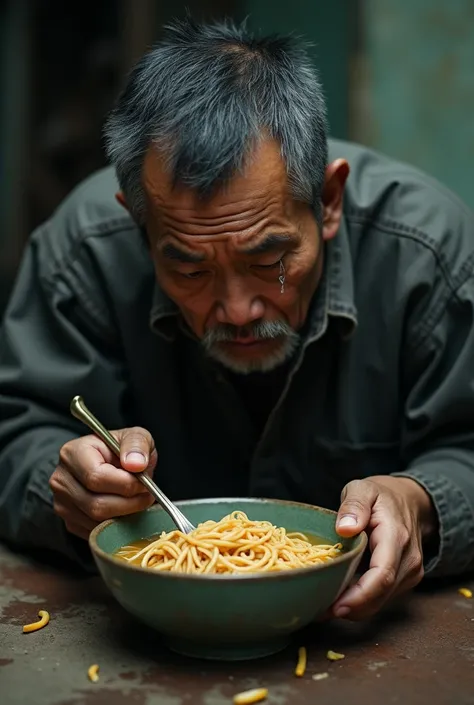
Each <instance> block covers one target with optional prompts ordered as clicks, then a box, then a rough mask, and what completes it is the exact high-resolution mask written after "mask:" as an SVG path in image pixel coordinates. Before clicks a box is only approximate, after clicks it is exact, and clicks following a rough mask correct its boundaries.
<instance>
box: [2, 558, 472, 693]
mask: <svg viewBox="0 0 474 705" xmlns="http://www.w3.org/2000/svg"><path fill="white" fill-rule="evenodd" d="M459 587H470V588H471V589H472V590H473V591H474V580H473V579H471V580H463V581H457V582H450V583H449V584H447V583H444V584H442V585H439V584H438V585H437V586H436V587H433V586H427V587H423V588H422V589H421V590H418V591H416V592H415V593H413V594H411V595H410V596H409V597H405V598H404V599H403V600H401V601H400V602H399V603H398V604H397V605H393V606H392V607H391V608H390V609H389V610H387V611H386V612H384V613H383V614H382V615H380V616H379V617H378V618H377V619H376V620H374V621H372V622H370V623H364V624H361V623H358V624H356V623H350V622H346V621H338V622H331V623H326V624H323V625H321V624H320V625H314V626H311V627H310V628H308V629H307V630H305V631H304V632H302V633H301V634H300V635H298V638H297V640H296V641H295V643H294V645H293V646H292V647H289V648H288V649H287V650H286V651H284V652H282V653H281V654H278V655H277V656H274V657H271V658H267V659H261V660H258V661H253V662H240V663H215V662H206V661H197V660H193V659H186V658H184V657H183V658H182V657H179V656H176V655H174V654H172V653H170V652H169V651H168V650H167V649H165V648H164V647H163V646H162V645H161V644H160V642H159V637H158V635H157V634H156V633H155V632H153V631H152V630H149V629H148V628H147V627H144V626H142V625H141V624H139V623H138V622H136V621H135V620H134V619H133V618H132V617H131V616H129V615H128V614H127V613H126V612H125V611H124V610H123V609H122V608H121V607H120V605H118V604H117V603H116V602H115V600H114V599H113V598H112V596H111V595H110V593H108V591H107V589H106V587H105V586H104V584H103V583H102V581H101V579H100V578H99V577H90V576H84V575H82V574H78V573H76V572H74V571H71V570H69V569H68V570H65V569H64V568H63V570H60V569H58V568H57V567H53V566H52V565H51V564H49V563H46V564H45V563H39V562H35V561H33V560H32V559H31V558H27V557H24V556H18V555H15V554H14V553H12V552H10V551H9V550H7V549H6V548H2V547H1V545H0V703H2V705H30V703H31V704H34V705H158V704H159V705H191V704H192V705H201V704H202V705H225V704H227V703H232V698H233V695H235V694H236V693H238V692H240V691H243V690H247V689H249V688H255V687H266V688H268V690H269V697H268V700H267V702H268V705H310V704H312V703H315V704H316V703H317V704H318V705H326V704H329V703H331V704H332V703H343V704H344V705H345V704H346V703H348V704H349V703H350V705H358V703H361V705H362V704H363V705H371V704H372V703H374V704H375V703H377V704H379V703H384V705H388V704H389V703H402V704H403V705H407V704H410V705H411V704H413V705H418V704H419V705H426V704H427V703H429V705H468V704H469V705H472V704H474V598H472V599H467V598H465V597H463V596H461V595H460V594H459V593H458V588H459ZM39 609H47V610H48V611H49V612H50V614H51V621H50V623H49V624H48V626H46V627H45V628H44V629H41V630H39V631H37V632H34V633H30V634H23V632H22V626H23V625H24V624H26V623H29V622H33V621H35V620H36V619H37V612H38V610H39ZM302 645H305V646H306V647H307V650H308V667H307V671H306V673H305V675H304V677H303V678H297V677H295V675H294V668H295V664H296V659H297V647H298V646H302ZM328 649H332V650H334V651H337V652H340V653H344V654H345V658H344V660H341V661H337V662H330V661H328V660H327V658H326V653H327V650H328ZM93 663H97V664H99V666H100V678H99V681H98V682H96V683H92V682H91V681H89V679H88V677H87V670H88V668H89V666H90V665H91V664H93ZM319 673H328V674H329V675H328V677H326V678H325V679H324V680H315V679H313V675H315V674H319Z"/></svg>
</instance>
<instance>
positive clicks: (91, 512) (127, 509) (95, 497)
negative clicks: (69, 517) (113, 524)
mask: <svg viewBox="0 0 474 705" xmlns="http://www.w3.org/2000/svg"><path fill="white" fill-rule="evenodd" d="M70 480H71V483H70V490H69V492H70V496H71V498H72V501H73V502H74V503H75V505H76V506H77V507H79V509H80V510H81V511H82V512H84V514H86V515H87V516H88V517H89V518H90V519H93V520H94V521H95V522H97V523H100V522H102V521H105V520H106V519H113V518H114V517H118V516H126V515H128V514H134V513H135V512H141V511H143V510H144V509H148V508H149V507H151V505H152V504H153V502H154V498H153V497H152V496H151V495H150V494H149V493H148V492H146V493H145V494H138V495H135V496H133V497H121V496H120V495H115V494H97V493H95V492H90V491H89V490H88V489H86V488H85V487H82V485H80V484H79V483H78V482H77V480H76V479H75V478H73V477H71V478H70Z"/></svg>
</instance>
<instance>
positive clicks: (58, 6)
mask: <svg viewBox="0 0 474 705" xmlns="http://www.w3.org/2000/svg"><path fill="white" fill-rule="evenodd" d="M186 7H187V8H188V9H189V10H190V11H191V13H192V14H193V15H194V16H195V17H197V18H200V19H209V18H219V17H222V16H225V15H226V16H231V17H234V18H236V19H241V18H244V17H245V16H248V18H249V24H250V25H251V26H252V27H254V28H256V29H260V30H262V31H267V30H268V31H280V32H295V33H297V34H300V35H303V36H305V37H306V38H307V39H309V40H310V41H311V42H312V43H313V49H312V51H313V57H314V61H315V64H316V65H317V66H318V67H319V70H320V73H321V77H322V80H323V83H324V87H325V92H326V96H327V100H328V107H329V118H330V126H331V133H332V135H333V136H335V137H340V138H345V139H350V140H355V141H358V142H362V143H364V144H367V145H369V146H372V147H375V148H376V149H379V150H382V151H383V152H385V153H387V154H389V155H392V156H394V157H396V158H398V159H403V160H405V161H408V162H411V163H412V164H414V165H416V166H418V167H420V168H422V169H424V170H426V171H428V172H430V173H431V174H432V175H433V176H435V177H437V178H438V179H440V180H441V181H442V182H444V183H445V184H446V185H447V186H449V187H450V188H451V189H452V190H453V191H455V192H456V193H457V194H458V195H459V196H461V197H462V198H463V199H464V200H465V201H466V202H467V203H468V205H469V206H471V207H474V184H473V181H474V179H473V176H474V169H473V166H472V165H473V160H474V1H473V0H410V2H400V1H399V0H332V1H331V2H323V0H291V1H290V2H288V0H187V2H181V1H180V0H174V1H173V2H164V1H160V0H82V1H81V2H80V3H71V2H64V0H0V52H1V53H0V316H1V313H2V311H3V309H4V306H5V302H6V300H7V297H8V294H9V291H10V288H11V285H12V283H13V280H14V277H15V272H16V270H17V267H18V264H19V260H20V257H21V253H22V250H23V247H24V245H25V242H26V240H27V238H28V236H29V234H30V233H31V231H32V230H33V229H34V228H35V227H37V226H38V225H39V224H40V223H41V222H42V221H43V220H45V219H46V218H47V217H48V216H49V215H50V214H51V212H52V211H53V210H54V208H55V207H56V206H57V205H58V203H59V202H60V201H61V200H62V199H63V198H64V197H65V196H66V194H67V193H68V192H69V191H70V190H71V189H72V188H73V187H74V186H75V185H76V184H77V183H78V182H79V181H80V180H81V179H83V178H84V177H86V176H87V175H88V174H90V173H91V172H92V171H94V170H95V169H98V168H100V167H102V166H103V165H104V163H105V161H104V154H103V149H102V142H101V128H102V123H103V119H104V116H105V114H106V113H107V111H108V110H109V109H110V107H111V106H112V103H113V100H114V97H115V96H116V94H117V91H118V90H119V87H120V86H121V84H122V82H123V79H124V76H125V75H126V73H127V71H128V70H129V68H130V67H131V65H132V64H133V63H134V61H135V60H136V59H137V58H138V57H139V56H140V55H141V54H142V53H143V52H144V51H145V50H146V49H147V48H148V47H149V46H150V45H151V44H152V42H153V41H154V40H155V39H157V38H158V37H159V36H160V31H161V27H162V26H163V24H164V23H166V22H167V21H168V20H169V19H171V18H172V17H176V16H182V15H183V14H184V12H185V8H186Z"/></svg>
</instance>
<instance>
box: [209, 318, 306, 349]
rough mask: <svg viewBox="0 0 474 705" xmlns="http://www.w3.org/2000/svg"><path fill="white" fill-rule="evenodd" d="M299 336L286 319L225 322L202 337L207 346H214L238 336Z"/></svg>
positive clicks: (270, 337) (257, 338)
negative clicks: (233, 323) (240, 324)
mask: <svg viewBox="0 0 474 705" xmlns="http://www.w3.org/2000/svg"><path fill="white" fill-rule="evenodd" d="M282 337H286V338H295V339H296V338H297V337H298V335H297V333H295V331H294V330H293V328H291V326H290V325H288V323H286V321H278V320H277V321H256V322H255V323H251V324H249V325H248V326H240V327H239V326H233V325H231V324H229V323H223V324H222V325H220V326H216V327H215V328H211V329H210V330H208V331H206V333H205V334H204V337H203V338H202V343H203V345H204V347H205V348H207V349H209V348H212V347H213V346H214V345H216V344H217V343H232V342H233V341H234V340H236V339H237V338H255V340H274V339H275V338H282Z"/></svg>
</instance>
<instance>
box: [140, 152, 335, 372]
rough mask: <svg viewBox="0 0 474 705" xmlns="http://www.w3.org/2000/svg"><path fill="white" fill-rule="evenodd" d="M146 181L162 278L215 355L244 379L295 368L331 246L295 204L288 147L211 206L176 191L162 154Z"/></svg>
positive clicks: (256, 160)
mask: <svg viewBox="0 0 474 705" xmlns="http://www.w3.org/2000/svg"><path fill="white" fill-rule="evenodd" d="M143 181H144V187H145V192H146V201H147V204H146V208H147V219H146V223H145V226H146V231H147V234H148V238H149V241H150V247H151V254H152V257H153V262H154V265H155V271H156V276H157V279H158V281H159V283H160V285H161V287H162V288H163V290H164V291H165V292H166V294H167V295H168V296H169V297H170V298H171V299H172V300H173V301H174V302H175V303H176V304H177V306H178V307H179V309H180V310H181V313H182V315H183V317H184V319H185V321H186V322H187V324H188V326H189V327H190V329H191V330H192V331H193V332H194V333H195V335H196V336H197V337H198V338H199V339H200V340H201V342H202V344H203V346H204V347H205V348H206V350H207V352H208V354H209V355H210V356H211V357H212V358H214V359H215V360H217V361H219V362H220V363H222V364H223V365H224V366H226V367H227V368H229V369H230V370H233V371H234V372H237V373H241V374H246V373H249V372H253V371H262V372H265V371H269V370H271V369H273V368H275V367H277V366H278V365H280V364H282V363H283V362H285V361H286V360H288V359H289V358H290V357H291V356H292V354H293V353H294V350H295V348H296V346H297V344H298V340H299V335H298V331H299V330H300V329H301V327H302V325H303V324H304V322H305V319H306V316H307V313H308V308H309V304H310V301H311V297H312V295H313V293H314V291H315V288H316V286H317V283H318V280H319V277H320V274H321V268H322V238H321V234H320V233H319V232H318V227H317V224H316V221H315V218H314V215H313V213H312V210H311V208H310V207H309V206H308V205H307V204H304V203H301V202H298V201H295V200H294V199H293V198H292V196H291V193H290V190H289V187H288V183H287V174H286V170H285V166H284V162H283V160H282V159H281V157H280V149H279V145H278V144H277V143H276V142H274V141H270V140H268V141H262V142H261V143H260V145H259V147H258V148H257V149H256V151H255V152H254V154H253V155H252V159H251V160H250V163H249V164H248V166H247V167H246V169H245V172H244V173H243V174H241V175H237V176H235V177H234V178H233V179H232V181H231V182H230V183H229V184H228V185H227V186H226V187H225V189H222V190H221V191H219V192H218V193H216V194H215V195H213V196H212V198H210V199H209V200H202V199H200V198H199V196H198V195H197V194H196V193H195V192H194V191H193V190H191V189H187V188H181V187H175V188H173V187H172V185H171V183H170V180H169V177H168V175H167V173H166V171H165V169H164V166H163V162H162V160H161V158H160V157H159V155H157V153H156V151H154V150H150V151H149V153H148V155H147V157H146V159H145V164H144V171H143ZM282 275H283V276H284V285H283V287H282V284H281V282H280V280H279V277H280V276H282ZM282 288H283V291H282Z"/></svg>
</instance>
